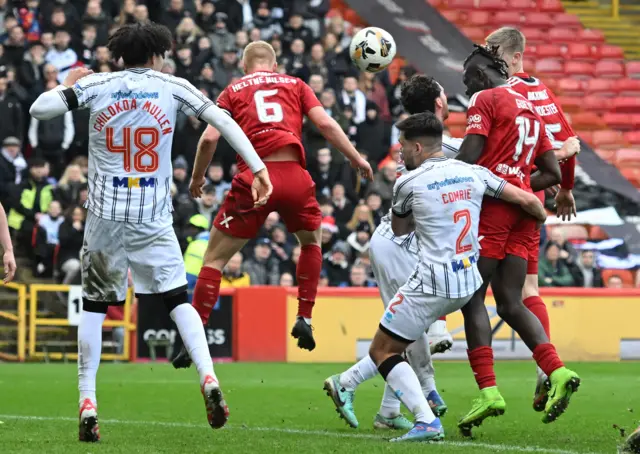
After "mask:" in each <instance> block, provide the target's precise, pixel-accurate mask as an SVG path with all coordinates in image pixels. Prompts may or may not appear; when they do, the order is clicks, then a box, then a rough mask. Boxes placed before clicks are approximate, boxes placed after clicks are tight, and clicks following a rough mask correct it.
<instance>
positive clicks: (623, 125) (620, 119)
mask: <svg viewBox="0 0 640 454" xmlns="http://www.w3.org/2000/svg"><path fill="white" fill-rule="evenodd" d="M634 117H636V115H629V114H623V113H613V112H608V113H606V114H604V116H603V117H602V119H603V121H604V122H605V123H606V124H607V126H609V127H610V128H613V129H619V130H621V131H631V130H633V129H635V128H636V125H637V124H638V123H637V120H638V118H634Z"/></svg>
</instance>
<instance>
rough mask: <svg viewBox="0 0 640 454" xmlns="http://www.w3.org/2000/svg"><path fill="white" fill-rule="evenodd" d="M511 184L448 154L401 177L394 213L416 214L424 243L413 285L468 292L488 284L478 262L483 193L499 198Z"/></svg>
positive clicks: (458, 294)
mask: <svg viewBox="0 0 640 454" xmlns="http://www.w3.org/2000/svg"><path fill="white" fill-rule="evenodd" d="M506 184H507V182H506V181H505V180H503V179H502V178H499V177H497V176H495V175H494V174H493V173H491V172H490V171H489V170H487V169H486V168H484V167H480V166H475V165H469V164H466V163H464V162H462V161H458V160H455V159H448V158H446V157H441V158H431V159H427V160H426V161H425V162H424V163H423V164H422V165H421V166H420V167H418V168H417V169H416V170H414V171H412V172H410V173H408V174H406V175H404V176H403V177H401V178H400V179H399V180H398V181H397V182H396V185H395V187H394V189H393V193H394V195H393V207H392V211H393V216H397V217H401V218H402V217H406V216H409V215H411V214H413V219H414V221H415V234H416V237H417V239H418V243H419V252H418V266H417V268H416V271H415V272H414V274H413V275H412V276H411V277H410V278H409V281H408V282H407V284H408V285H409V286H411V288H413V289H414V290H419V291H422V292H424V293H427V294H431V295H435V296H440V297H444V298H463V297H466V296H469V295H472V294H473V293H474V292H475V291H476V290H477V289H478V288H479V287H480V285H482V278H481V276H480V273H479V271H478V268H477V266H476V260H477V257H478V252H479V250H480V244H479V241H478V224H479V221H480V208H481V206H482V199H483V197H484V196H485V195H488V196H492V197H496V198H499V197H500V194H501V193H502V190H503V189H504V187H505V185H506Z"/></svg>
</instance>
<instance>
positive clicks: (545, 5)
mask: <svg viewBox="0 0 640 454" xmlns="http://www.w3.org/2000/svg"><path fill="white" fill-rule="evenodd" d="M538 9H539V10H540V11H544V12H547V13H561V12H563V11H564V8H563V7H562V2H560V0H538ZM525 36H526V35H525Z"/></svg>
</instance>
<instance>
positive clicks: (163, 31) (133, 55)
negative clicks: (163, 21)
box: [107, 22, 173, 67]
mask: <svg viewBox="0 0 640 454" xmlns="http://www.w3.org/2000/svg"><path fill="white" fill-rule="evenodd" d="M172 42H173V37H172V35H171V32H170V31H169V29H168V28H167V27H165V26H164V25H159V24H156V23H153V22H147V23H140V22H138V23H134V24H127V25H123V26H122V27H120V28H118V29H117V30H116V31H115V32H114V33H113V34H112V35H111V36H110V37H109V42H108V43H107V48H108V49H109V50H110V51H111V55H112V56H113V59H114V60H116V61H118V60H119V59H120V58H122V60H123V61H124V64H125V66H128V67H134V66H144V65H146V64H147V63H148V62H149V60H151V59H152V58H153V57H154V56H160V57H164V55H165V53H166V52H167V51H169V50H171V46H172Z"/></svg>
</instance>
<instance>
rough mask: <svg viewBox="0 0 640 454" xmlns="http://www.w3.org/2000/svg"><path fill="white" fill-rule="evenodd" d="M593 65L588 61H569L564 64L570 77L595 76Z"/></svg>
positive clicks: (587, 77)
mask: <svg viewBox="0 0 640 454" xmlns="http://www.w3.org/2000/svg"><path fill="white" fill-rule="evenodd" d="M593 69H594V68H593V65H592V64H591V63H589V62H586V61H571V60H569V61H567V63H565V65H564V71H565V73H566V74H567V75H568V76H570V77H575V78H581V79H589V78H591V77H593Z"/></svg>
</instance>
